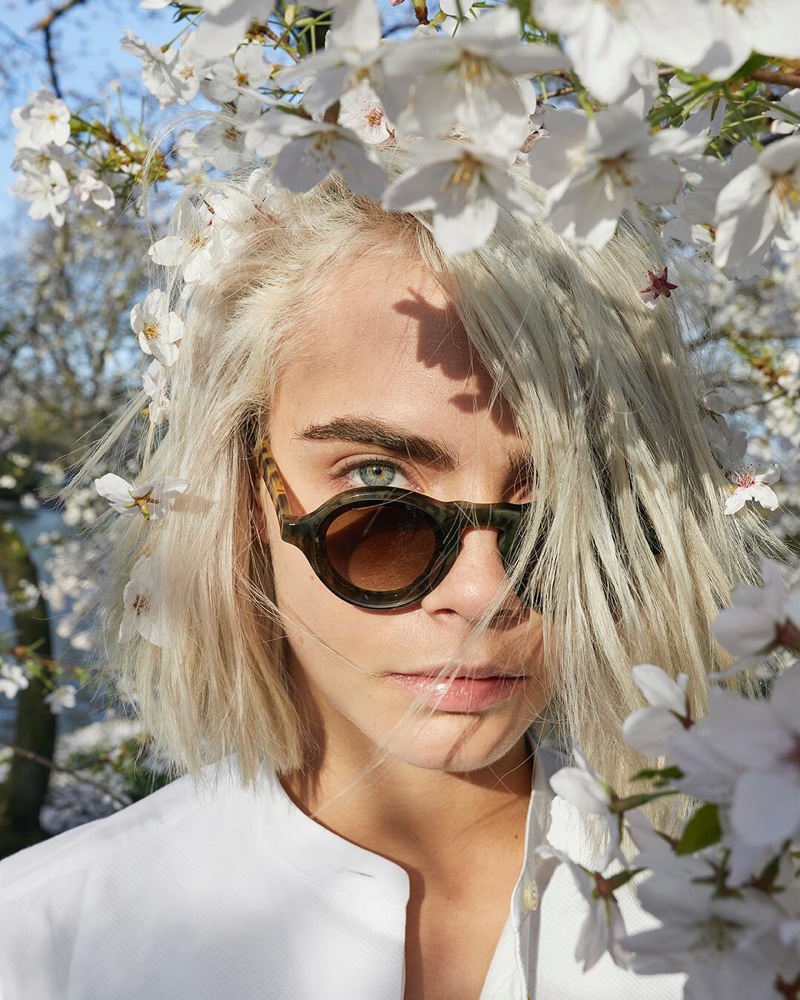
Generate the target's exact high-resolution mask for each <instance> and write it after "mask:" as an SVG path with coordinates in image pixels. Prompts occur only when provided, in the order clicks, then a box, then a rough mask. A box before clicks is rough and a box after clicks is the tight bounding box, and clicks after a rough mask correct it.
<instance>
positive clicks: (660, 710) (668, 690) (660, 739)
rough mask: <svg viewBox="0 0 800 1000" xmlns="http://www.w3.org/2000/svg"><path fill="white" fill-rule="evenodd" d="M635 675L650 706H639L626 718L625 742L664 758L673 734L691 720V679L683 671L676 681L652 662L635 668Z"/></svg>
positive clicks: (646, 752) (650, 754)
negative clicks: (688, 692) (687, 692)
mask: <svg viewBox="0 0 800 1000" xmlns="http://www.w3.org/2000/svg"><path fill="white" fill-rule="evenodd" d="M632 674H633V679H634V681H635V683H636V686H637V687H638V688H639V689H640V691H641V692H642V694H643V695H644V696H645V698H646V699H647V701H648V702H649V703H650V708H639V709H637V710H636V711H635V712H632V713H631V714H630V715H629V716H628V718H627V719H626V720H625V724H624V727H623V735H624V737H625V742H626V743H627V744H628V746H631V747H633V749H634V750H638V751H639V752H640V753H643V754H647V756H648V757H661V756H663V755H664V754H666V753H667V751H668V749H669V741H670V739H671V737H672V736H674V735H675V734H676V733H678V732H680V731H681V730H683V728H684V724H685V723H686V722H687V721H688V720H689V703H688V699H687V697H686V686H687V684H688V682H689V678H688V676H687V675H686V674H680V676H679V677H678V679H677V680H673V679H672V678H671V677H669V676H668V675H667V674H666V673H665V672H664V671H663V670H662V669H661V667H656V666H653V664H650V663H642V664H639V666H636V667H634V668H633V670H632Z"/></svg>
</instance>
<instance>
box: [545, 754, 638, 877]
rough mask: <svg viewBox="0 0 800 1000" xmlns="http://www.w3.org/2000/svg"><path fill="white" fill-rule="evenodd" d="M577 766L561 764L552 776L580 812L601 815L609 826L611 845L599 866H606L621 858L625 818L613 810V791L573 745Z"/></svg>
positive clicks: (555, 788) (560, 792)
mask: <svg viewBox="0 0 800 1000" xmlns="http://www.w3.org/2000/svg"><path fill="white" fill-rule="evenodd" d="M572 755H573V757H574V758H575V763H576V764H577V767H562V768H561V770H560V771H557V772H556V773H555V774H554V775H553V776H552V777H551V779H550V785H551V787H552V789H553V791H554V792H555V793H556V795H560V796H561V798H562V799H566V800H567V802H571V803H572V805H574V806H576V807H577V808H578V809H580V811H581V812H584V813H589V814H590V815H592V816H601V817H602V818H603V819H604V820H605V823H606V826H607V827H608V832H609V844H608V848H607V849H606V852H605V854H603V856H602V857H601V859H600V860H598V862H597V865H596V867H598V868H601V869H602V868H605V867H606V866H607V865H608V864H609V862H610V861H611V860H612V859H619V860H621V859H622V856H621V853H620V839H621V836H622V817H621V815H620V814H619V813H616V812H613V811H612V810H611V805H612V804H613V801H614V795H613V792H612V790H611V789H610V788H609V787H608V785H607V784H606V783H605V782H604V781H603V779H602V778H601V777H600V776H599V775H598V774H597V772H596V771H595V770H594V768H593V767H592V766H591V764H589V762H588V761H587V760H586V758H585V757H584V756H583V754H582V753H581V751H580V750H579V749H578V748H577V747H573V748H572Z"/></svg>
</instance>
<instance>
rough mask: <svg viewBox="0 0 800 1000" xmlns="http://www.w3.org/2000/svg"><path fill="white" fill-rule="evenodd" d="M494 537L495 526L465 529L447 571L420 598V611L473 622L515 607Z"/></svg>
mask: <svg viewBox="0 0 800 1000" xmlns="http://www.w3.org/2000/svg"><path fill="white" fill-rule="evenodd" d="M497 539H498V531H497V529H495V528H477V527H470V528H467V529H466V530H465V531H464V533H463V535H462V537H461V548H460V550H459V553H458V556H457V557H456V561H455V562H454V563H453V565H452V567H451V568H450V572H449V573H448V574H447V575H446V576H445V578H444V579H443V580H442V581H441V582H440V583H439V584H438V586H437V587H435V588H434V590H432V591H431V592H430V593H429V594H426V596H425V597H424V598H423V599H422V602H421V607H422V610H423V611H425V612H426V613H427V614H430V615H434V614H442V613H443V612H450V613H453V614H455V615H457V616H458V617H459V618H463V619H464V620H466V621H470V622H477V621H479V620H481V619H482V618H484V617H485V616H486V615H487V614H488V615H491V614H493V613H496V612H498V611H500V610H501V609H502V610H505V611H508V610H510V609H511V607H512V605H513V608H514V609H515V610H516V609H518V608H519V607H520V602H519V598H517V597H516V595H515V594H514V591H513V590H510V589H509V583H508V576H507V575H506V571H505V568H504V566H503V561H502V559H501V557H500V552H499V549H498V547H497Z"/></svg>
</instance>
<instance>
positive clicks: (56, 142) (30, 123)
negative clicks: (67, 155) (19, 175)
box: [11, 89, 70, 149]
mask: <svg viewBox="0 0 800 1000" xmlns="http://www.w3.org/2000/svg"><path fill="white" fill-rule="evenodd" d="M69 120H70V114H69V108H68V107H67V105H66V104H65V103H64V102H63V101H62V100H61V99H60V98H58V97H56V96H55V94H53V93H51V92H50V91H49V90H46V89H42V90H37V91H35V92H31V93H30V94H29V95H28V103H27V104H25V105H23V106H22V107H19V108H14V109H13V110H12V112H11V121H12V123H13V124H14V126H15V127H16V128H18V129H19V130H20V134H19V135H18V136H17V138H16V140H15V148H16V149H46V148H47V147H48V146H64V145H66V143H67V142H68V141H69V135H70V129H69Z"/></svg>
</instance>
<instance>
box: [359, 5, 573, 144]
mask: <svg viewBox="0 0 800 1000" xmlns="http://www.w3.org/2000/svg"><path fill="white" fill-rule="evenodd" d="M519 33H520V32H519V16H518V14H517V12H516V11H515V10H513V9H512V8H510V7H505V6H502V7H497V8H494V9H492V10H491V11H490V12H489V13H487V14H484V15H483V16H482V17H479V18H478V19H477V20H476V21H467V22H464V23H462V24H461V25H460V27H459V29H458V32H457V33H456V34H455V35H453V36H452V37H450V38H448V37H445V36H443V35H437V36H431V35H422V36H418V37H415V38H411V39H409V40H408V41H406V42H405V43H404V44H403V45H394V46H389V47H388V48H387V50H386V54H385V56H384V59H383V66H384V69H385V72H386V76H387V78H388V79H389V80H391V79H395V78H400V79H405V80H408V81H409V82H412V81H413V87H412V88H411V91H410V101H409V102H408V104H407V108H406V109H405V110H404V114H403V116H402V117H400V118H398V115H400V112H401V110H402V109H401V108H400V107H399V106H395V105H394V97H393V96H390V95H389V94H387V93H384V92H382V91H381V90H380V89H379V90H378V93H379V95H380V97H381V99H382V100H383V103H384V107H385V108H386V110H387V112H388V113H389V115H390V117H392V118H393V119H395V120H398V124H400V125H401V126H402V127H403V128H404V129H406V130H408V131H415V132H417V131H418V132H419V133H420V134H422V135H423V136H425V137H427V138H430V139H439V138H445V137H447V136H448V135H449V134H450V133H451V132H452V131H453V130H454V129H456V128H458V129H459V131H461V132H462V133H463V134H465V135H466V136H467V137H469V138H471V139H473V140H474V141H475V142H477V143H480V144H481V145H483V146H485V147H487V148H493V150H494V152H495V154H496V155H498V156H502V155H503V154H505V153H513V152H515V151H516V150H517V149H518V148H519V147H520V145H521V144H522V142H523V141H524V139H525V137H526V136H527V134H528V132H529V128H528V123H529V115H530V112H531V111H532V110H533V108H530V107H528V106H527V105H526V102H525V101H524V100H523V97H522V94H521V91H520V88H519V86H517V84H516V83H515V80H516V79H517V78H521V79H528V78H529V77H531V76H538V75H541V74H545V73H548V72H552V71H553V70H555V69H561V68H563V67H564V65H565V62H566V61H565V59H564V55H563V53H562V52H561V51H560V50H559V49H555V48H553V47H551V46H545V45H525V44H523V43H522V42H520V38H519ZM397 93H398V96H399V95H400V94H402V91H398V92H397ZM409 119H410V120H409Z"/></svg>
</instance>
